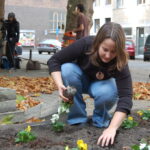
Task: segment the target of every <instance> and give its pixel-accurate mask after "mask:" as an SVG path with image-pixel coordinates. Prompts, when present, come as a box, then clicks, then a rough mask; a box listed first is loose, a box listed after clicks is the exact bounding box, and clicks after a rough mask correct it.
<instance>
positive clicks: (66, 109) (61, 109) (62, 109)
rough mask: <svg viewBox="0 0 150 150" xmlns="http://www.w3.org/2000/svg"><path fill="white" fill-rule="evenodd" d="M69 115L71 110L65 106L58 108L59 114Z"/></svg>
mask: <svg viewBox="0 0 150 150" xmlns="http://www.w3.org/2000/svg"><path fill="white" fill-rule="evenodd" d="M62 113H69V108H66V107H65V106H64V105H60V106H59V107H58V114H62Z"/></svg>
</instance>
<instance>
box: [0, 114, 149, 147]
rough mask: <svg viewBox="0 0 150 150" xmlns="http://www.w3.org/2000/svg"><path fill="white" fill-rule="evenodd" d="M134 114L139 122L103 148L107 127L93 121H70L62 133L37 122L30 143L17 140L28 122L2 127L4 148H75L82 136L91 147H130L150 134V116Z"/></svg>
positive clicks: (1, 142) (0, 137)
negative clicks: (146, 118) (72, 123)
mask: <svg viewBox="0 0 150 150" xmlns="http://www.w3.org/2000/svg"><path fill="white" fill-rule="evenodd" d="M132 116H133V117H134V119H135V120H136V121H138V122H139V126H138V127H134V128H133V129H128V130H125V129H122V128H120V129H119V130H118V133H117V136H116V139H115V144H114V145H112V146H109V147H105V148H102V147H100V146H97V145H96V142H97V139H98V137H99V136H100V134H101V133H102V131H103V130H104V129H100V128H96V127H93V126H92V125H89V126H87V127H84V128H81V127H78V126H69V125H66V127H65V129H64V131H63V132H61V133H55V132H54V131H52V130H51V126H50V125H49V124H44V125H34V126H32V132H33V133H34V134H35V135H36V136H37V139H36V140H34V141H32V142H29V143H19V144H16V143H15V136H16V134H17V133H18V131H19V130H22V129H24V128H25V127H26V126H27V124H24V125H9V126H3V127H1V128H0V150H64V147H65V146H66V145H69V147H71V148H73V147H76V141H77V140H78V139H83V140H84V142H85V143H87V144H88V149H89V150H130V149H129V148H128V147H129V146H131V145H134V144H138V143H139V141H140V140H141V139H142V138H150V120H149V121H144V120H142V119H140V118H139V116H137V114H136V113H134V114H132Z"/></svg>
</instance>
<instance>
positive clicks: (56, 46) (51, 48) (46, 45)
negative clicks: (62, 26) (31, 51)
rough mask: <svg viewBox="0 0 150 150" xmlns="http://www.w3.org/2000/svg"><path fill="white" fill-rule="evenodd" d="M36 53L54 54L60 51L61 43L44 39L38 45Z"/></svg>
mask: <svg viewBox="0 0 150 150" xmlns="http://www.w3.org/2000/svg"><path fill="white" fill-rule="evenodd" d="M37 49H38V52H39V54H42V53H43V52H47V53H48V54H50V53H56V52H57V51H59V50H61V42H60V41H58V40H56V39H46V40H44V41H42V42H40V43H39V44H38V47H37Z"/></svg>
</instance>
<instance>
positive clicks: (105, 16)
mask: <svg viewBox="0 0 150 150" xmlns="http://www.w3.org/2000/svg"><path fill="white" fill-rule="evenodd" d="M98 5H99V6H98ZM98 13H99V16H98V15H97V14H98ZM149 14H150V0H96V1H95V3H94V15H93V30H92V31H91V32H92V34H96V31H97V29H96V27H97V26H99V27H100V26H102V25H103V24H104V23H105V22H107V21H113V22H117V23H119V24H121V25H122V27H123V28H124V31H125V35H126V38H128V39H132V40H133V41H134V42H135V45H136V55H140V54H143V52H144V43H145V40H146V37H147V36H148V35H149V34H150V15H149ZM98 20H99V21H98ZM97 22H98V23H97ZM97 24H98V25H97Z"/></svg>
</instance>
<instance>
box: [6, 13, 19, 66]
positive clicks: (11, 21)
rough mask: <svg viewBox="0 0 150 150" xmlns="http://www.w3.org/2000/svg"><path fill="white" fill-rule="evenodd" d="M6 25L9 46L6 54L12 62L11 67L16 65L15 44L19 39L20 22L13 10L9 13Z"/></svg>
mask: <svg viewBox="0 0 150 150" xmlns="http://www.w3.org/2000/svg"><path fill="white" fill-rule="evenodd" d="M5 27H6V31H7V34H6V40H7V46H8V48H7V51H6V55H7V57H8V60H9V63H10V68H13V67H15V61H14V55H15V45H16V43H18V41H19V22H18V21H17V20H16V17H15V14H14V13H13V12H10V13H9V14H8V20H6V21H5Z"/></svg>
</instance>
